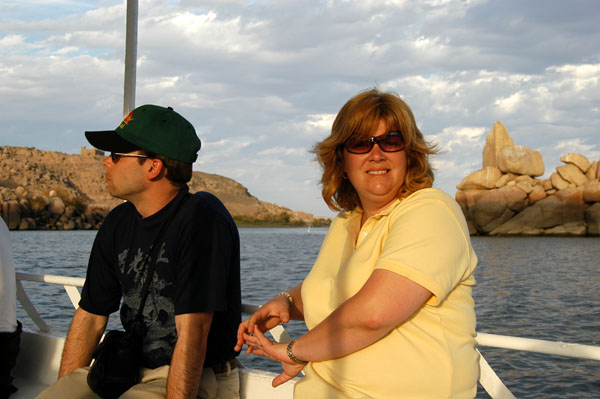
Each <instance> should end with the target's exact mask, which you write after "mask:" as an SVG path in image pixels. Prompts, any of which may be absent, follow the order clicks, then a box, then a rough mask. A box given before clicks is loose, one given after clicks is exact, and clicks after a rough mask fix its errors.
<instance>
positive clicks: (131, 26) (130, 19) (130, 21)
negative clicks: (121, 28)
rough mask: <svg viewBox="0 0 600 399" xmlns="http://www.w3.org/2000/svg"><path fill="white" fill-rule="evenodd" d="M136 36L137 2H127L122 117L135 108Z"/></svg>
mask: <svg viewBox="0 0 600 399" xmlns="http://www.w3.org/2000/svg"><path fill="white" fill-rule="evenodd" d="M137 36H138V0H127V25H126V32H125V82H124V89H123V117H125V116H127V115H128V114H129V112H131V111H132V110H133V109H134V108H135V81H136V67H137V65H136V62H137Z"/></svg>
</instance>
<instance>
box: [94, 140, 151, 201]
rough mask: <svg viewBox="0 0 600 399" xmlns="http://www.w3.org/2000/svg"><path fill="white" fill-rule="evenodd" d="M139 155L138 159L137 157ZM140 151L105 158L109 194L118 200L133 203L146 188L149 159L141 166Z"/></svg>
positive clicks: (103, 162)
mask: <svg viewBox="0 0 600 399" xmlns="http://www.w3.org/2000/svg"><path fill="white" fill-rule="evenodd" d="M136 155H138V157H136ZM140 155H142V154H140V151H132V152H130V153H127V154H114V153H113V154H112V155H109V156H108V157H106V158H104V160H103V161H102V164H103V165H104V167H105V168H106V183H108V192H109V193H110V195H112V196H113V197H116V198H121V199H124V200H128V201H131V202H133V201H134V200H135V199H136V197H137V196H138V195H139V194H141V193H142V192H143V191H144V190H145V188H146V178H145V175H144V170H145V168H146V167H147V161H148V159H147V158H146V159H144V161H143V162H142V163H141V164H140V162H139V159H140V158H141V157H140Z"/></svg>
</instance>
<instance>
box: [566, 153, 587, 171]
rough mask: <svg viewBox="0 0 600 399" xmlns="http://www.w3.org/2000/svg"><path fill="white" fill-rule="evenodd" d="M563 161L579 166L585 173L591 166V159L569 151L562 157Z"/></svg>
mask: <svg viewBox="0 0 600 399" xmlns="http://www.w3.org/2000/svg"><path fill="white" fill-rule="evenodd" d="M560 161H561V162H564V163H566V164H571V165H575V166H577V167H578V168H579V169H580V170H581V171H582V172H583V173H585V172H587V170H588V169H589V167H590V161H589V160H588V159H587V158H586V157H584V156H583V155H581V154H576V153H574V152H571V153H568V154H566V155H564V156H562V157H561V158H560Z"/></svg>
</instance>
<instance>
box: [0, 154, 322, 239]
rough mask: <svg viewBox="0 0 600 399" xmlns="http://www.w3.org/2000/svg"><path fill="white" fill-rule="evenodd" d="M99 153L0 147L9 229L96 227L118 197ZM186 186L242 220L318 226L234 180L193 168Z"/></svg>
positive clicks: (1, 199)
mask: <svg viewBox="0 0 600 399" xmlns="http://www.w3.org/2000/svg"><path fill="white" fill-rule="evenodd" d="M103 156H104V155H103V153H102V152H97V151H96V150H93V149H92V150H90V149H85V148H82V149H81V154H79V155H69V154H63V153H60V152H52V151H41V150H37V149H35V148H24V147H9V146H4V147H0V215H1V216H2V218H3V219H4V220H5V222H6V224H7V225H8V227H9V229H11V230H32V229H47V230H73V229H96V228H98V227H99V226H100V224H101V223H102V221H103V220H104V217H105V216H106V215H107V213H108V212H109V211H110V210H111V209H112V208H114V207H115V206H117V205H118V204H120V203H121V202H122V201H121V200H119V199H116V198H113V197H111V196H110V194H108V191H107V189H106V183H105V179H104V167H103V166H102V163H101V160H102V157H103ZM189 186H190V191H191V192H196V191H200V190H202V191H209V192H211V193H213V194H214V195H216V196H217V197H218V198H219V199H220V200H221V201H222V202H223V203H224V204H225V206H226V207H227V209H228V210H229V212H230V213H231V214H232V215H233V216H234V218H235V219H236V221H238V222H241V223H250V224H252V223H273V224H289V225H323V224H328V222H329V220H328V219H316V218H314V217H313V215H312V214H310V213H305V212H294V211H292V210H290V209H288V208H285V207H281V206H278V205H276V204H271V203H268V202H263V201H260V200H259V199H258V198H256V197H254V196H252V195H251V194H250V193H249V192H248V189H247V188H246V187H244V186H242V185H241V184H239V183H237V182H236V181H234V180H232V179H229V178H226V177H223V176H219V175H213V174H207V173H203V172H194V173H193V177H192V181H191V182H190V183H189Z"/></svg>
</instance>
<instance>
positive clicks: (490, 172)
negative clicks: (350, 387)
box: [456, 166, 502, 190]
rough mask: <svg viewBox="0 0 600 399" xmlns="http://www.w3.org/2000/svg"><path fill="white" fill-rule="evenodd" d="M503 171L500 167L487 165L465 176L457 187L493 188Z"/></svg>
mask: <svg viewBox="0 0 600 399" xmlns="http://www.w3.org/2000/svg"><path fill="white" fill-rule="evenodd" d="M501 176H502V173H500V170H499V169H498V168H494V167H491V166H487V167H485V168H483V169H479V170H478V171H476V172H473V173H471V174H470V175H468V176H467V177H465V178H464V179H463V180H462V181H461V182H460V184H459V185H458V186H456V188H458V189H459V190H474V189H475V190H477V189H492V188H495V187H496V181H498V179H500V177H501Z"/></svg>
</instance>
